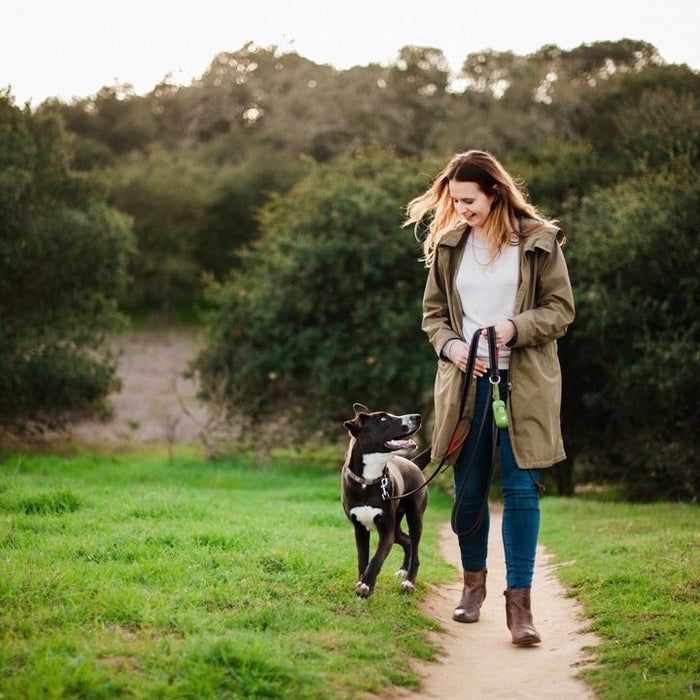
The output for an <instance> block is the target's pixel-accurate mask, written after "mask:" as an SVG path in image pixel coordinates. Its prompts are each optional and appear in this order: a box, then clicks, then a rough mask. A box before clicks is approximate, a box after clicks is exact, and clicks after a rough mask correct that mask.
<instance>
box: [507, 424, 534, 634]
mask: <svg viewBox="0 0 700 700" xmlns="http://www.w3.org/2000/svg"><path fill="white" fill-rule="evenodd" d="M500 441H501V487H502V491H503V528H502V531H503V546H504V549H505V555H506V582H507V588H506V591H505V597H506V623H507V625H508V629H509V630H510V632H511V635H512V638H513V639H512V641H513V644H517V645H518V646H530V645H532V644H538V643H539V642H540V641H541V638H540V635H539V633H538V631H537V630H536V629H535V625H534V623H533V621H532V612H531V610H530V588H531V586H532V574H533V572H534V569H535V553H536V550H537V536H538V534H539V527H540V494H539V478H540V474H539V470H525V469H519V468H518V466H517V464H516V463H515V457H514V456H513V449H512V446H511V442H510V436H509V434H508V430H507V429H503V430H501V435H500Z"/></svg>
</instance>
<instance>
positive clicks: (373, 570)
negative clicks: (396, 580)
mask: <svg viewBox="0 0 700 700" xmlns="http://www.w3.org/2000/svg"><path fill="white" fill-rule="evenodd" d="M376 524H377V532H378V534H379V543H378V545H377V551H376V552H375V554H374V556H373V557H372V559H371V561H370V562H369V564H368V566H367V568H366V569H365V571H364V573H363V574H361V575H360V581H359V583H358V584H357V586H356V587H355V593H356V594H357V595H358V596H360V597H361V598H368V597H369V596H370V595H372V591H373V590H374V584H375V583H376V581H377V576H378V575H379V572H380V571H381V569H382V566H383V564H384V560H385V559H386V558H387V556H388V554H389V552H390V551H391V547H392V545H393V544H394V526H393V523H388V522H386V521H385V520H384V519H383V518H381V517H378V518H377V520H376Z"/></svg>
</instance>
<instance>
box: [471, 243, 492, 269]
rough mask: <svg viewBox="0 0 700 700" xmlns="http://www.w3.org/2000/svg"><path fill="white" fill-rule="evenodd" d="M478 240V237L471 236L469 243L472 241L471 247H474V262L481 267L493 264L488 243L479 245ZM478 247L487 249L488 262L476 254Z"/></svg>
mask: <svg viewBox="0 0 700 700" xmlns="http://www.w3.org/2000/svg"><path fill="white" fill-rule="evenodd" d="M477 240H478V239H476V238H474V237H473V236H470V237H469V241H468V242H469V243H471V246H470V247H471V249H472V256H473V257H474V262H475V263H476V264H477V265H478V266H479V267H488V266H489V265H491V263H493V259H492V258H491V252H490V251H489V247H488V245H478V246H477ZM477 248H480V249H481V250H485V251H486V254H487V260H486V262H481V260H479V256H478V255H477V254H476V249H477Z"/></svg>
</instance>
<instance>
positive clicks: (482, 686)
mask: <svg viewBox="0 0 700 700" xmlns="http://www.w3.org/2000/svg"><path fill="white" fill-rule="evenodd" d="M197 343H198V339H197V337H196V335H195V334H194V333H192V332H182V331H175V330H164V331H161V332H157V331H149V332H139V333H131V334H125V335H123V336H119V337H118V338H116V339H115V340H114V341H113V343H112V346H113V348H114V350H115V351H118V352H120V353H121V359H120V361H119V376H120V378H121V380H122V390H121V392H119V393H118V394H114V395H113V396H111V397H110V400H111V402H112V404H113V406H114V416H113V418H112V420H111V421H109V422H105V423H99V422H95V421H82V422H80V423H78V424H76V425H75V426H73V434H74V435H75V436H76V437H77V438H79V439H81V440H84V441H85V442H87V443H104V442H107V443H121V444H124V443H127V444H128V443H145V442H154V443H167V442H172V443H188V442H196V441H197V433H198V432H199V430H200V428H201V423H202V422H203V421H204V420H205V419H206V410H205V408H204V407H203V406H202V405H201V404H199V403H198V402H197V401H196V391H197V387H196V386H195V384H194V382H192V381H188V380H185V379H183V378H182V376H181V375H182V372H184V371H185V370H186V369H187V365H188V363H189V361H190V359H192V357H193V356H194V354H195V353H196V351H197ZM176 391H177V395H179V396H180V398H181V399H182V401H183V402H184V403H185V405H186V407H187V409H188V412H189V413H191V416H188V415H187V414H186V413H185V412H184V411H183V410H182V407H181V405H180V402H179V401H178V397H177V395H176ZM500 531H501V527H500V513H499V512H498V510H497V509H495V508H494V509H492V520H491V539H490V543H489V552H490V557H489V576H488V582H487V589H488V594H487V597H486V601H485V602H484V606H483V608H482V615H481V620H480V621H479V623H477V624H471V625H467V624H460V623H457V622H453V621H452V619H451V617H452V610H453V608H454V607H455V605H456V603H457V601H458V600H459V597H460V594H461V589H462V584H461V576H462V574H461V566H460V563H459V549H458V547H457V539H456V537H455V536H454V535H453V534H452V531H451V529H450V526H449V523H447V524H446V525H445V526H444V528H443V531H442V533H441V542H440V549H441V553H442V556H443V557H444V558H445V559H446V560H447V561H449V562H451V563H454V565H455V567H456V572H455V580H454V583H451V584H448V585H444V586H440V587H436V588H435V590H434V591H433V592H432V593H431V594H430V595H429V596H428V598H427V599H426V601H425V603H424V606H423V611H424V613H425V614H426V615H428V616H430V617H433V618H434V619H436V620H438V621H439V622H440V623H441V625H443V627H444V629H445V632H444V633H443V634H435V635H434V641H435V642H436V644H437V645H438V646H439V647H440V648H441V649H442V651H441V652H440V661H439V662H438V663H432V664H428V663H420V664H416V667H415V668H416V671H417V672H418V673H419V674H420V675H421V676H422V678H423V679H424V682H423V687H422V688H421V690H420V692H418V693H410V692H407V691H402V690H400V691H397V692H392V693H391V694H390V695H387V696H385V698H386V700H398V699H403V700H405V699H411V700H417V699H418V698H420V699H421V700H422V699H425V698H440V700H458V699H460V698H470V699H476V700H481V699H482V698H489V700H490V699H491V698H496V699H498V698H509V699H513V698H517V699H528V698H532V699H533V700H534V699H537V700H546V699H548V698H549V699H552V700H554V699H556V700H569V699H571V700H578V699H582V700H583V699H586V700H587V699H590V698H593V697H594V696H593V694H592V693H591V692H590V691H588V690H587V688H586V687H585V686H584V685H583V683H581V682H580V681H578V680H576V678H575V676H576V673H577V672H578V670H579V669H580V668H581V667H582V666H585V665H586V664H587V663H590V661H591V659H590V656H589V655H587V654H586V652H585V651H584V647H587V646H593V645H595V643H596V639H595V637H594V636H593V635H591V634H584V633H582V632H581V631H580V630H581V628H582V627H583V626H584V625H585V621H584V620H583V619H582V617H581V613H580V611H579V609H578V608H577V606H576V604H575V602H574V601H573V600H572V599H571V598H567V597H566V594H565V591H564V590H563V588H562V586H561V585H560V584H559V582H558V581H557V579H556V577H555V575H554V573H553V567H552V566H550V565H549V563H548V562H549V560H550V557H549V556H548V554H547V553H546V552H545V550H544V549H542V548H540V549H539V551H538V556H537V566H536V570H535V580H534V584H533V592H532V602H533V611H534V617H535V624H536V626H537V628H538V630H539V632H540V634H541V635H542V638H543V640H544V641H543V642H542V644H541V645H539V646H538V647H531V648H527V649H520V648H517V647H514V646H513V645H512V644H511V643H510V634H509V632H508V630H507V628H506V623H505V603H504V598H503V595H502V591H503V588H504V582H505V567H504V563H503V547H502V545H501V541H500Z"/></svg>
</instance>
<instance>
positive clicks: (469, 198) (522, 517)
mask: <svg viewBox="0 0 700 700" xmlns="http://www.w3.org/2000/svg"><path fill="white" fill-rule="evenodd" d="M426 217H427V220H428V233H427V236H426V238H425V240H424V243H423V252H424V255H425V262H426V265H427V266H428V267H429V273H428V279H427V283H426V287H425V294H424V298H423V330H424V331H425V333H426V334H427V336H428V339H429V340H430V342H431V344H432V345H433V348H434V349H435V351H436V353H437V355H438V369H437V376H436V380H435V427H434V432H433V445H432V453H431V456H432V460H433V461H437V462H441V461H443V460H444V463H447V464H452V465H453V466H454V484H455V510H454V513H453V529H455V532H456V533H457V534H458V538H459V546H460V553H461V559H462V566H463V569H464V589H463V592H462V598H461V600H460V602H459V604H458V606H457V608H456V609H455V611H454V614H453V619H455V620H457V621H459V622H477V621H478V619H479V614H480V608H481V604H482V603H483V601H484V598H485V597H486V570H487V565H486V560H487V542H488V532H489V513H488V502H487V498H488V488H489V484H490V479H491V464H492V460H493V457H494V450H495V445H496V442H497V443H498V447H499V454H500V467H501V484H502V491H503V525H502V536H503V544H504V549H505V555H506V579H507V580H506V583H507V588H506V590H505V599H506V622H507V625H508V628H509V629H510V631H511V634H512V641H513V643H514V644H517V645H520V646H528V645H531V644H537V643H538V642H540V641H541V640H540V635H539V633H538V632H537V630H536V629H535V627H534V624H533V619H532V612H531V608H530V589H531V585H532V574H533V570H534V565H535V550H536V547H537V537H538V532H539V492H540V481H539V479H540V471H539V470H540V469H542V468H545V467H549V466H551V465H553V464H555V463H557V462H560V461H561V460H563V459H564V458H565V453H564V446H563V442H562V437H561V428H560V415H559V414H560V402H561V372H560V368H559V361H558V358H557V345H556V339H557V338H559V337H561V336H562V335H564V333H565V332H566V330H567V327H568V325H569V324H570V323H571V322H572V321H573V318H574V301H573V294H572V291H571V284H570V282H569V275H568V271H567V267H566V262H565V260H564V257H563V255H562V251H561V244H562V243H563V241H564V237H563V234H562V232H561V230H560V229H559V228H558V227H557V226H556V225H555V224H554V223H553V222H552V221H548V220H546V219H545V218H543V217H542V216H541V215H540V214H539V213H538V212H537V210H536V209H535V208H534V207H533V206H532V205H531V204H529V203H528V202H527V201H526V199H525V197H524V195H523V193H522V192H521V190H520V189H519V187H518V186H517V185H516V183H515V182H514V180H513V178H512V177H511V176H510V175H509V174H508V173H507V172H506V170H505V169H504V168H503V166H502V165H501V164H500V163H499V162H498V161H497V160H496V158H494V157H493V156H492V155H491V154H490V153H486V152H484V151H475V150H473V151H468V152H466V153H460V154H458V155H456V156H455V157H454V158H453V159H452V160H451V161H450V163H449V164H448V165H447V167H446V168H445V169H444V170H443V171H442V172H441V173H440V174H439V175H438V177H437V179H436V180H435V181H434V182H433V184H432V185H431V186H430V187H429V188H428V190H427V191H426V192H425V193H424V194H422V195H421V196H420V197H417V198H416V199H414V200H413V201H411V202H410V204H409V205H408V219H407V222H406V223H407V224H408V223H412V224H414V225H415V226H416V227H418V225H419V223H420V222H421V221H423V220H424V219H425V218H426ZM489 326H492V327H493V329H494V333H493V335H494V336H495V345H496V346H497V352H494V353H493V355H492V356H495V358H494V360H493V362H491V361H490V355H491V353H490V348H489V344H488V338H487V331H486V329H487V327H489ZM479 329H482V330H481V332H480V333H479ZM475 332H476V335H475ZM473 337H475V338H476V339H478V348H477V349H476V360H475V362H474V365H473V372H472V376H473V381H471V382H470V386H469V393H468V396H467V401H466V407H465V411H464V414H465V415H466V416H467V417H468V419H469V423H470V425H471V428H470V431H469V435H468V437H467V439H466V441H465V442H464V443H463V446H462V447H461V448H458V449H454V448H452V449H448V448H449V447H450V441H451V438H452V437H453V432H454V428H455V425H456V424H457V422H458V421H459V418H460V415H459V414H460V398H461V394H462V387H463V379H464V373H465V372H466V370H467V361H468V357H469V349H470V339H472V338H473ZM491 364H497V365H498V368H497V371H496V369H495V368H494V369H493V374H492V375H491V377H489V374H488V372H489V370H490V369H491ZM499 380H500V381H499ZM492 383H493V384H495V385H496V386H497V387H498V388H499V393H500V397H499V398H500V399H502V400H503V401H505V403H506V407H507V408H506V414H507V420H508V425H507V427H504V428H497V427H496V425H495V424H494V420H493V418H492V417H491V415H492V414H491V397H492V394H493V393H494V392H493V391H492ZM499 422H500V421H499Z"/></svg>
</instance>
